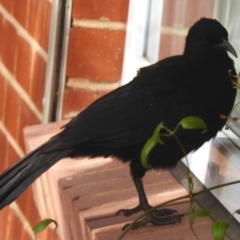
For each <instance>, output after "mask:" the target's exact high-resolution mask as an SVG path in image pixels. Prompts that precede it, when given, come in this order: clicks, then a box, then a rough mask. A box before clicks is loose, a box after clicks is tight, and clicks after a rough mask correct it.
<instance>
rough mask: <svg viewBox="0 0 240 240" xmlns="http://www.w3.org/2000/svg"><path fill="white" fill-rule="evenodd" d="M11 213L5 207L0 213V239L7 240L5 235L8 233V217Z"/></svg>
mask: <svg viewBox="0 0 240 240" xmlns="http://www.w3.org/2000/svg"><path fill="white" fill-rule="evenodd" d="M11 211H12V210H11V209H10V208H9V207H5V208H3V209H2V210H1V211H0V226H1V231H0V239H9V238H7V234H8V232H9V225H10V224H9V216H10V214H11Z"/></svg>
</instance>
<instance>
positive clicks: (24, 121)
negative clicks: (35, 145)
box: [16, 101, 40, 149]
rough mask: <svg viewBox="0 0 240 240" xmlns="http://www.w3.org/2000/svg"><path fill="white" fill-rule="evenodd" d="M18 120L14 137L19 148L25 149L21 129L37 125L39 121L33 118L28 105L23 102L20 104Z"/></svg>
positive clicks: (33, 115)
mask: <svg viewBox="0 0 240 240" xmlns="http://www.w3.org/2000/svg"><path fill="white" fill-rule="evenodd" d="M20 112H21V114H20V119H19V131H18V135H17V137H16V140H17V142H18V143H19V145H20V146H21V148H23V149H25V144H24V140H23V128H25V127H26V126H31V125H34V124H39V123H40V121H39V119H38V118H37V117H36V116H35V114H34V113H33V112H32V111H31V109H30V108H29V107H28V105H27V104H26V103H25V102H23V101H22V102H21V103H20Z"/></svg>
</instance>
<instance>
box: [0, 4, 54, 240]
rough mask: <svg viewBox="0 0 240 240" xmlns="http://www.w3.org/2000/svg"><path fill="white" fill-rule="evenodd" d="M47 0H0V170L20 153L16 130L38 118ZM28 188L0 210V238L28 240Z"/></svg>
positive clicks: (32, 219) (31, 218) (31, 220)
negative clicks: (12, 202)
mask: <svg viewBox="0 0 240 240" xmlns="http://www.w3.org/2000/svg"><path fill="white" fill-rule="evenodd" d="M51 6H52V5H51V2H50V1H49V0H0V34H1V35H0V146H1V150H0V172H2V171H3V170H4V169H6V168H7V167H9V166H10V165H12V164H13V163H14V162H15V161H16V160H17V159H19V158H20V157H21V156H23V154H24V149H25V147H24V141H23V134H22V129H23V127H25V126H28V125H32V124H38V123H40V122H41V115H42V113H41V112H42V98H43V92H44V82H45V71H46V63H47V47H48V34H49V26H50V25H49V24H50V15H51ZM39 220H40V218H39V216H38V213H37V210H36V207H35V205H34V203H33V198H32V192H31V188H29V189H28V190H27V191H26V192H25V193H24V194H23V195H21V196H20V198H19V199H17V200H16V201H15V202H14V204H13V205H11V206H9V207H6V208H5V209H3V210H2V211H1V212H0V226H1V227H0V239H19V240H21V239H22V240H23V239H24V240H28V239H33V233H32V231H31V226H33V225H35V224H36V223H37V222H38V221H39Z"/></svg>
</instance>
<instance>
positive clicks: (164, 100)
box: [0, 18, 237, 227]
mask: <svg viewBox="0 0 240 240" xmlns="http://www.w3.org/2000/svg"><path fill="white" fill-rule="evenodd" d="M227 51H229V52H230V53H232V54H233V55H234V56H235V57H237V54H236V52H235V50H234V49H233V47H232V46H231V45H230V44H229V43H228V33H227V31H226V29H225V28H224V27H223V26H222V25H221V24H220V23H219V22H218V21H216V20H213V19H207V18H202V19H200V20H199V21H198V22H196V23H195V24H194V25H193V26H192V27H191V28H190V30H189V33H188V35H187V37H186V45H185V50H184V53H183V55H179V56H173V57H169V58H166V59H163V60H161V61H159V62H157V63H155V64H153V65H151V66H148V67H144V68H142V69H140V70H139V72H138V74H137V76H136V77H135V78H134V79H133V80H132V81H131V82H130V83H128V84H126V85H124V86H121V87H119V88H118V89H116V90H114V91H112V92H110V93H109V94H107V95H105V96H103V97H102V98H100V99H99V100H97V101H95V102H94V103H92V104H91V105H90V106H89V107H88V108H86V109H85V110H84V111H82V112H81V113H80V114H78V115H77V116H76V117H75V118H73V119H72V120H71V121H70V122H69V123H68V124H66V125H65V126H63V130H62V132H60V133H59V134H57V135H55V136H54V137H52V138H51V139H50V140H49V141H48V142H46V143H45V144H43V145H42V146H40V147H38V148H37V149H36V150H34V151H32V152H31V153H29V154H28V155H26V156H25V157H24V158H22V159H20V160H19V161H18V162H17V163H16V164H15V165H13V166H12V167H11V168H9V169H8V170H6V171H5V172H3V173H2V175H1V176H0V209H1V208H3V207H4V206H6V205H7V204H10V203H11V202H12V201H13V200H15V199H16V198H17V197H18V196H19V195H20V194H21V193H22V192H23V191H24V190H25V189H26V188H27V187H28V186H29V185H30V184H31V183H32V182H33V181H34V180H35V179H36V178H38V177H39V176H40V175H41V174H42V173H43V172H45V171H46V170H47V169H49V168H50V167H51V166H52V165H54V164H55V163H56V162H57V161H59V160H61V159H62V158H64V157H72V158H75V157H83V156H87V157H98V156H103V157H109V156H112V157H114V158H116V159H119V160H121V161H123V162H129V165H130V173H131V177H132V179H133V182H134V184H135V186H136V189H137V192H138V196H139V206H137V207H135V208H133V209H123V210H120V211H119V212H118V213H123V214H124V215H126V216H127V215H130V214H132V213H135V212H137V211H139V210H147V209H149V207H150V205H149V203H148V201H147V197H146V195H145V192H144V189H143V183H142V178H143V177H144V175H145V173H146V171H147V169H145V168H144V167H143V166H142V164H141V161H140V154H141V150H142V148H143V146H144V144H145V143H146V141H147V140H148V139H149V138H150V137H151V136H152V134H153V131H154V129H155V127H156V126H157V125H158V124H159V123H160V122H164V125H165V126H166V127H168V128H169V129H173V128H175V127H176V125H177V124H178V123H179V121H181V119H183V118H185V117H188V116H196V117H199V118H202V119H203V120H204V121H205V123H206V124H207V132H206V133H205V134H200V132H199V131H197V130H191V131H190V130H184V129H183V128H181V129H179V130H178V131H177V137H178V138H179V140H180V141H181V143H182V144H183V146H184V148H185V150H186V152H187V153H189V152H190V151H192V150H196V149H198V148H199V147H200V146H201V145H202V144H203V143H204V142H206V141H208V140H210V139H211V138H213V137H214V136H216V134H217V132H218V131H219V130H221V129H222V128H223V126H224V125H225V123H226V119H224V118H221V117H220V115H225V116H228V115H229V113H230V111H231V109H232V107H233V104H234V100H235V96H236V89H234V88H233V80H234V79H233V77H232V75H236V72H235V69H234V64H233V61H232V60H231V58H229V56H228V54H227ZM230 72H231V74H230ZM164 141H165V144H164V145H158V146H156V147H155V148H154V149H153V151H152V152H151V153H150V155H149V164H150V165H151V166H152V168H153V169H157V168H162V169H168V168H172V167H174V166H175V165H176V164H177V162H178V161H179V160H180V159H181V158H182V157H183V155H184V154H183V152H182V150H181V149H180V148H179V145H178V144H177V142H176V141H175V139H174V138H166V139H164ZM174 213H175V211H174V210H171V209H162V210H161V209H160V210H156V211H155V212H153V213H151V214H148V215H147V216H146V218H145V219H143V220H142V221H141V222H139V223H138V224H137V225H136V227H139V226H142V225H145V224H146V223H149V222H151V223H153V224H155V225H165V224H171V223H176V222H178V221H180V219H181V217H182V216H181V215H178V214H174Z"/></svg>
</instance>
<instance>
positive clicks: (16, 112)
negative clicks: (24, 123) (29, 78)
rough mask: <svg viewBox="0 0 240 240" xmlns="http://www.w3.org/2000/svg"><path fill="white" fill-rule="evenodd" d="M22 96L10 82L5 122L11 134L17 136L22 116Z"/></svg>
mask: <svg viewBox="0 0 240 240" xmlns="http://www.w3.org/2000/svg"><path fill="white" fill-rule="evenodd" d="M21 101H22V100H21V98H20V96H19V94H18V93H17V92H16V90H15V89H14V88H13V87H12V86H11V85H10V84H9V83H8V84H7V91H6V103H5V104H7V106H6V108H5V109H6V110H5V116H4V119H3V122H4V124H5V126H6V128H7V129H8V131H9V132H10V134H11V135H12V136H13V137H14V138H15V137H16V136H17V131H18V121H19V117H20V102H21Z"/></svg>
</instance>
